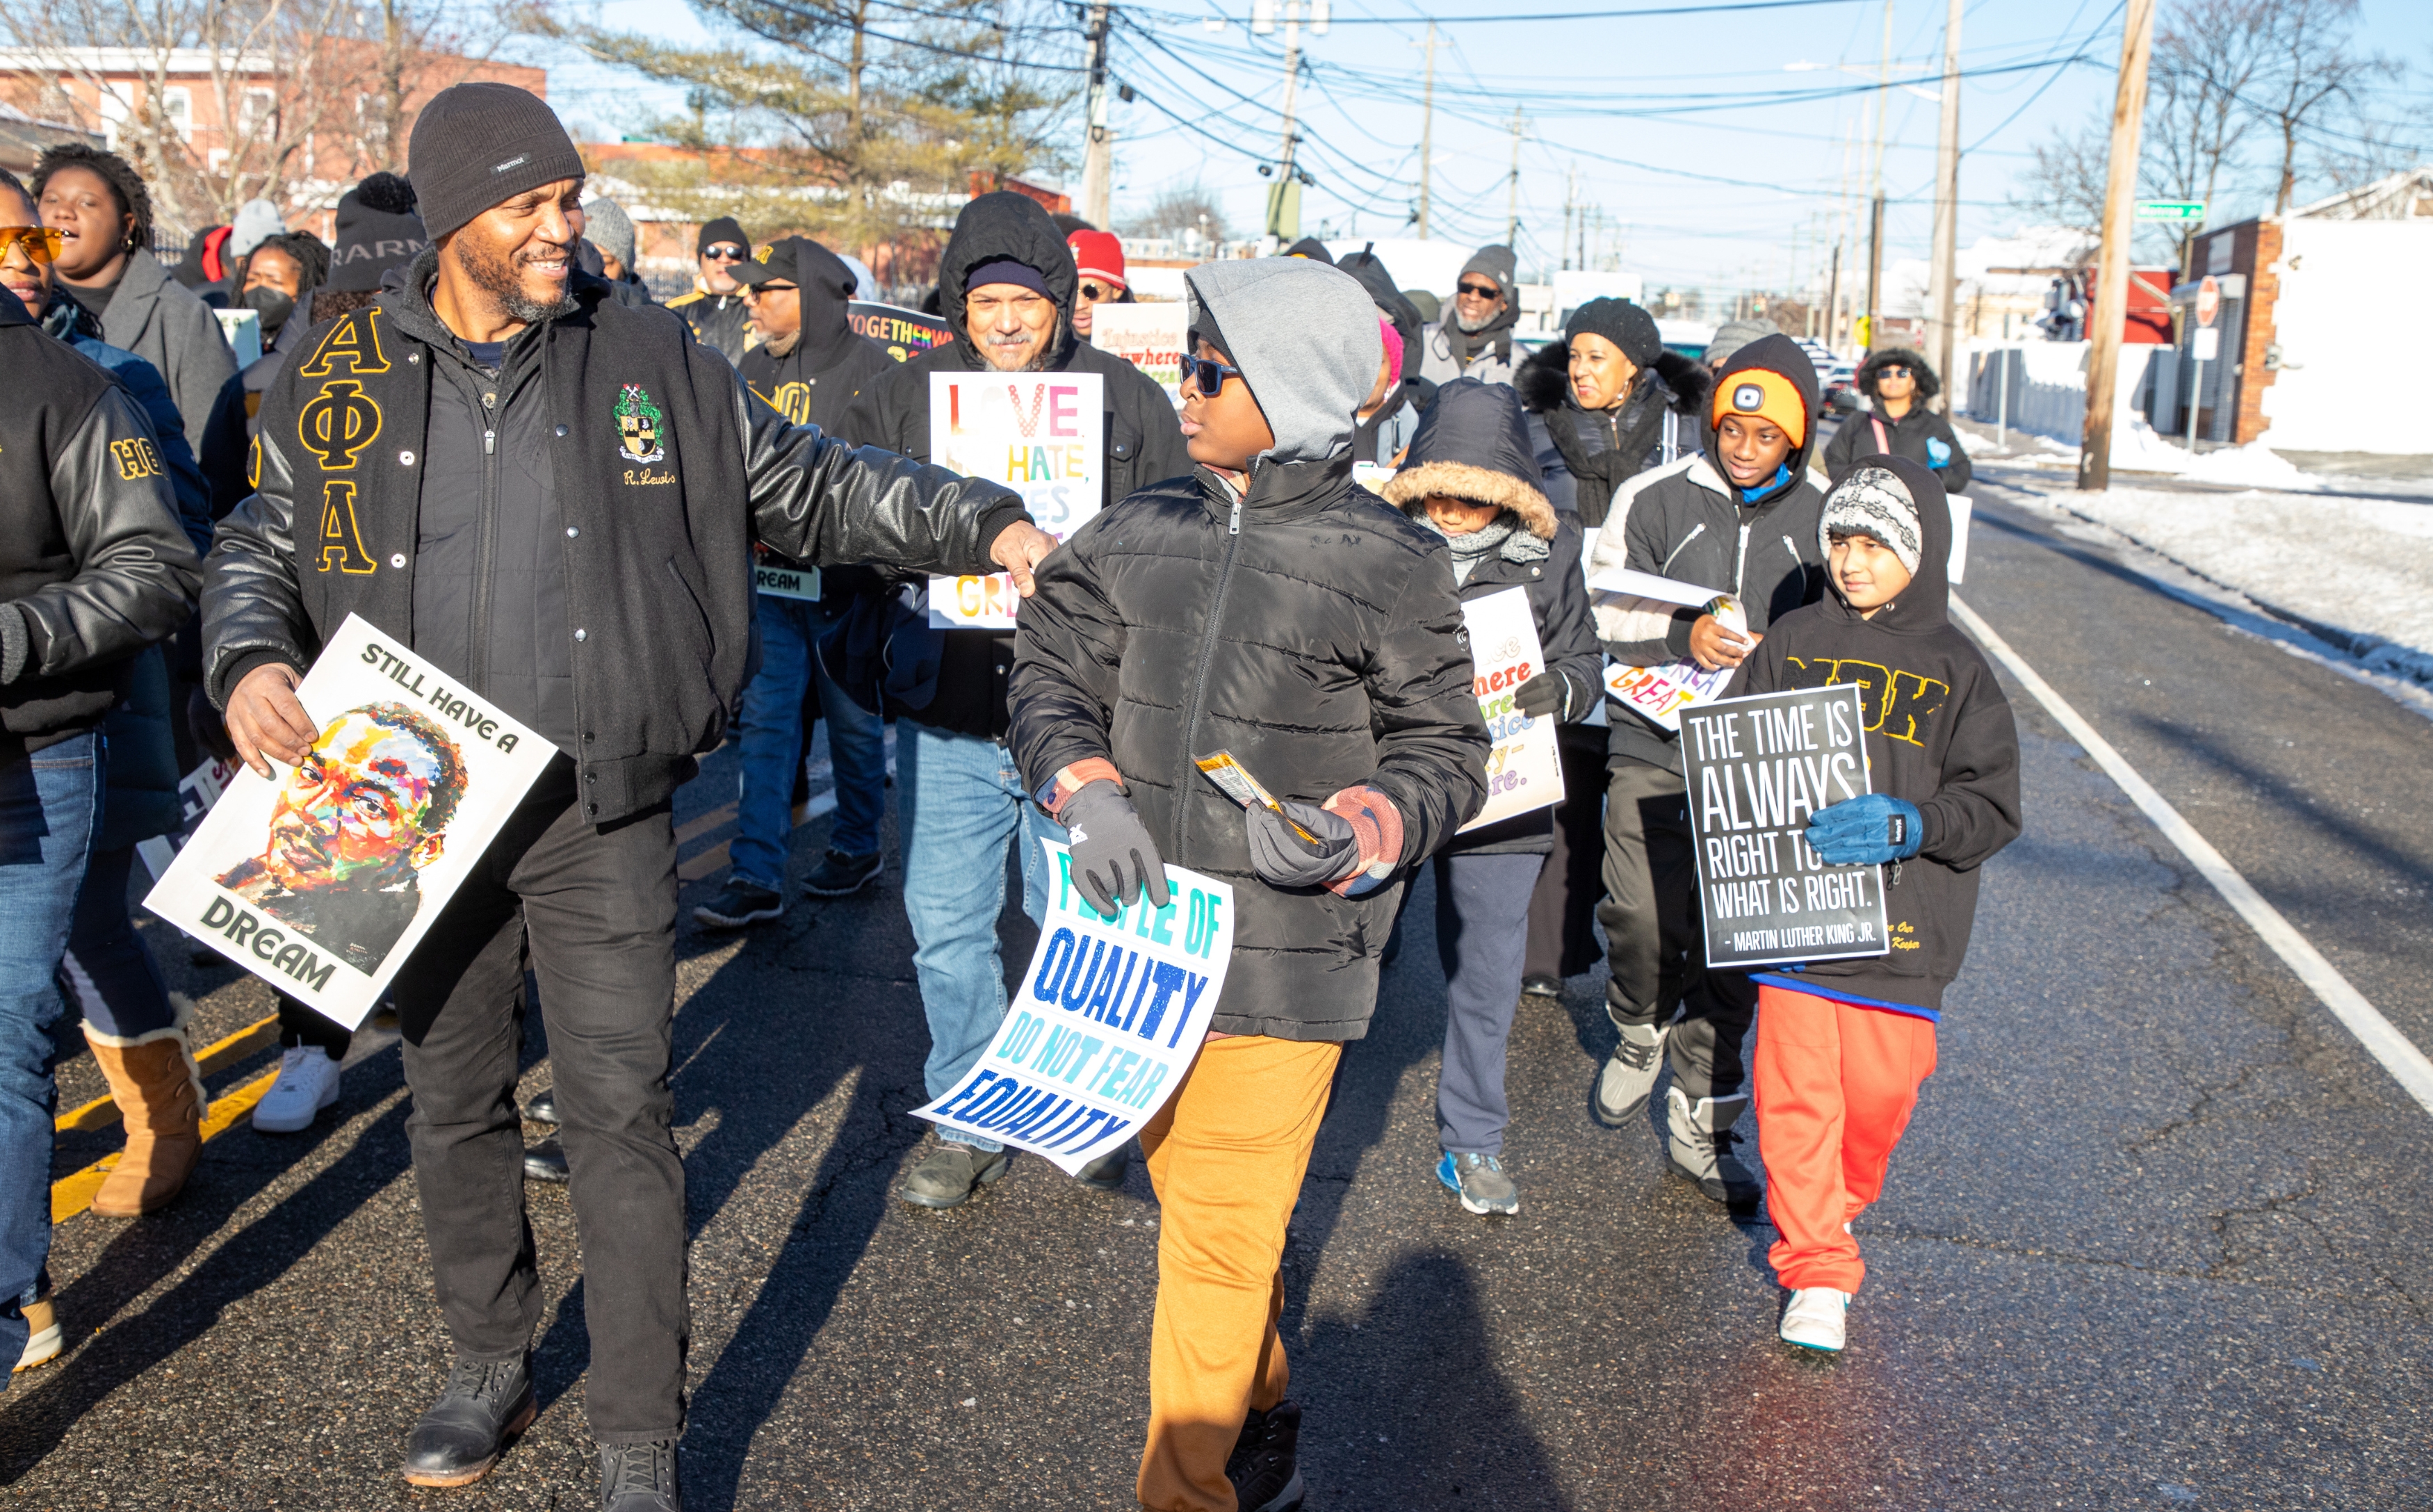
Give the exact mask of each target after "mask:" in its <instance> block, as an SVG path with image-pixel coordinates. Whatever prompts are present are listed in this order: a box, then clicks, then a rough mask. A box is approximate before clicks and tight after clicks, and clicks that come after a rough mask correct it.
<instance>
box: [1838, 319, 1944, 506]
mask: <svg viewBox="0 0 2433 1512" xmlns="http://www.w3.org/2000/svg"><path fill="white" fill-rule="evenodd" d="M1858 384H1859V392H1860V393H1862V394H1864V395H1865V396H1866V397H1867V402H1868V404H1869V405H1871V406H1872V407H1873V413H1871V414H1866V415H1853V416H1848V417H1847V418H1846V419H1845V420H1843V422H1842V428H1841V429H1840V430H1838V431H1836V432H1834V433H1833V440H1832V442H1831V444H1829V445H1828V446H1827V447H1826V448H1825V470H1826V472H1827V473H1829V474H1830V475H1831V477H1832V479H1833V481H1834V482H1835V483H1840V482H1841V481H1842V480H1843V479H1845V478H1846V477H1848V476H1849V475H1850V469H1851V468H1853V467H1857V466H1858V463H1859V459H1860V458H1861V457H1867V456H1873V455H1875V454H1876V453H1877V452H1883V453H1885V454H1886V455H1889V456H1896V457H1907V458H1909V459H1910V460H1911V461H1912V462H1915V463H1921V464H1923V465H1924V466H1926V467H1931V468H1932V469H1933V471H1934V475H1935V476H1936V477H1938V478H1940V479H1942V480H1943V491H1944V492H1945V493H1946V494H1965V493H1966V492H1967V491H1968V480H1969V478H1970V477H1971V476H1973V473H1972V471H1971V469H1970V467H1969V465H1968V452H1967V449H1965V447H1963V446H1962V445H1961V444H1960V437H1959V436H1958V435H1957V434H1956V433H1953V431H1952V429H1951V421H1950V420H1949V419H1948V417H1946V416H1943V415H1942V414H1940V413H1937V412H1936V411H1934V410H1931V409H1929V408H1928V407H1927V401H1928V400H1929V399H1933V398H1934V397H1935V396H1936V395H1937V394H1940V393H1942V392H1943V385H1942V384H1941V383H1939V382H1935V377H1934V369H1933V368H1931V367H1929V366H1928V365H1926V359H1925V358H1923V357H1921V356H1919V355H1918V354H1917V353H1915V352H1914V351H1912V350H1910V349H1909V348H1906V347H1886V348H1882V349H1881V350H1880V351H1875V352H1871V353H1869V354H1868V356H1867V360H1866V361H1865V362H1863V363H1862V364H1860V365H1859V376H1858Z"/></svg>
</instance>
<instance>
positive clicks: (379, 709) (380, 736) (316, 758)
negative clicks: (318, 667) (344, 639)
mask: <svg viewBox="0 0 2433 1512" xmlns="http://www.w3.org/2000/svg"><path fill="white" fill-rule="evenodd" d="M464 796H465V763H464V759H463V757H462V756H459V755H458V754H457V750H456V746H455V743H454V742H453V741H451V740H450V739H449V738H448V735H447V733H446V732H445V731H444V730H442V729H441V728H440V727H439V726H438V725H437V724H436V723H435V722H433V721H432V720H431V719H430V718H429V717H428V716H426V715H424V714H422V713H420V712H418V711H417V710H415V709H412V708H409V707H407V706H406V705H402V704H379V705H371V706H369V707H366V708H355V709H349V710H348V711H347V712H345V713H344V714H341V715H339V716H338V717H337V718H336V719H334V720H332V721H331V722H329V724H328V725H327V726H325V727H324V728H323V729H322V731H321V738H320V739H318V740H315V742H314V743H313V749H312V750H311V751H310V752H309V753H307V754H306V756H305V757H304V759H303V760H302V761H299V762H298V763H297V764H296V766H295V768H294V769H293V770H292V771H290V772H289V773H288V774H287V779H286V781H284V782H283V783H281V785H280V789H279V798H278V802H277V805H276V807H273V809H272V810H271V817H270V833H269V837H268V843H267V844H266V845H265V846H264V849H263V852H262V855H261V857H260V858H258V862H257V864H258V865H259V867H260V869H261V872H262V873H263V874H266V875H267V878H268V879H269V880H271V881H273V882H275V883H276V884H277V885H278V886H279V887H281V888H283V889H285V890H286V891H288V892H314V891H316V890H320V889H327V888H348V887H366V886H377V885H380V883H381V881H382V880H383V879H384V878H388V877H393V876H394V875H396V874H398V873H399V872H400V871H404V870H409V869H410V870H419V869H421V868H423V867H426V866H429V865H430V864H431V863H432V862H434V861H435V860H437V859H438V858H439V855H440V851H441V848H442V845H443V841H444V838H445V833H446V830H447V827H448V821H449V819H450V817H451V816H452V815H453V814H454V813H455V811H456V806H457V804H458V803H459V802H461V801H462V800H463V798H464Z"/></svg>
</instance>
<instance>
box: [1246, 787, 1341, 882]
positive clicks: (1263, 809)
mask: <svg viewBox="0 0 2433 1512" xmlns="http://www.w3.org/2000/svg"><path fill="white" fill-rule="evenodd" d="M1284 807H1285V813H1287V814H1290V815H1291V816H1292V818H1293V821H1294V823H1295V824H1300V825H1301V827H1302V828H1303V829H1305V830H1308V831H1309V832H1310V833H1311V834H1313V835H1315V836H1317V837H1318V841H1319V842H1318V843H1317V844H1316V845H1312V844H1311V843H1310V842H1309V841H1305V840H1303V839H1302V838H1301V837H1300V836H1299V835H1296V834H1294V833H1293V827H1292V825H1291V824H1285V822H1284V820H1282V819H1281V818H1279V817H1277V815H1276V812H1275V810H1274V809H1272V808H1269V807H1267V806H1266V805H1265V804H1252V805H1251V807H1248V808H1245V809H1243V810H1242V818H1243V824H1244V827H1245V828H1246V829H1247V830H1248V831H1249V833H1250V840H1251V870H1252V871H1254V872H1256V873H1258V874H1259V875H1260V877H1261V878H1263V879H1264V880H1266V881H1268V882H1270V883H1272V884H1274V885H1275V886H1277V887H1324V886H1326V885H1327V884H1328V883H1330V882H1336V881H1340V880H1341V879H1343V878H1344V877H1346V876H1349V875H1352V873H1353V871H1354V870H1355V869H1357V868H1358V866H1359V865H1360V840H1359V837H1358V836H1356V835H1354V834H1353V832H1352V825H1351V824H1349V823H1348V822H1347V821H1345V820H1344V819H1343V818H1342V817H1340V816H1339V815H1336V814H1330V813H1328V812H1327V811H1326V810H1325V809H1323V808H1316V807H1311V806H1310V805H1308V804H1297V803H1293V802H1291V801H1289V800H1287V801H1286V802H1285V806H1284Z"/></svg>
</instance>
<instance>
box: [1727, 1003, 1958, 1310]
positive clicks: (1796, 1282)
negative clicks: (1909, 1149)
mask: <svg viewBox="0 0 2433 1512" xmlns="http://www.w3.org/2000/svg"><path fill="white" fill-rule="evenodd" d="M1756 1070H1757V1147H1758V1153H1759V1155H1760V1156H1761V1157H1762V1158H1763V1159H1764V1161H1765V1208H1766V1213H1767V1215H1769V1216H1770V1217H1772V1218H1773V1219H1774V1227H1775V1232H1778V1233H1779V1234H1780V1235H1781V1236H1782V1237H1781V1238H1779V1239H1778V1240H1777V1241H1775V1245H1774V1248H1773V1249H1769V1250H1767V1251H1766V1257H1765V1258H1766V1260H1767V1261H1768V1262H1769V1263H1770V1264H1772V1265H1773V1266H1774V1272H1775V1275H1776V1277H1777V1278H1778V1280H1780V1281H1781V1283H1782V1284H1783V1285H1784V1286H1786V1287H1789V1288H1791V1289H1792V1290H1794V1291H1796V1290H1799V1289H1800V1288H1802V1287H1807V1286H1830V1287H1833V1288H1834V1289H1835V1290H1837V1291H1846V1292H1855V1291H1857V1290H1858V1289H1859V1283H1861V1282H1862V1281H1863V1280H1865V1279H1866V1274H1867V1263H1866V1262H1865V1261H1863V1260H1862V1259H1860V1258H1859V1241H1858V1240H1856V1239H1854V1238H1852V1237H1851V1236H1850V1234H1849V1232H1848V1231H1847V1230H1846V1229H1845V1228H1844V1227H1843V1226H1844V1225H1845V1224H1846V1223H1848V1222H1849V1221H1850V1220H1851V1219H1852V1218H1855V1217H1857V1216H1858V1215H1860V1213H1861V1212H1863V1211H1864V1210H1865V1208H1866V1206H1867V1204H1868V1203H1870V1202H1873V1201H1874V1200H1875V1199H1876V1198H1877V1197H1878V1196H1880V1194H1881V1193H1882V1192H1883V1189H1884V1166H1885V1165H1886V1164H1887V1163H1889V1162H1890V1161H1891V1160H1892V1155H1893V1147H1894V1146H1895V1145H1897V1144H1899V1143H1900V1137H1901V1132H1902V1130H1906V1129H1908V1128H1909V1115H1910V1113H1911V1112H1912V1111H1914V1109H1915V1108H1916V1107H1917V1089H1918V1086H1919V1084H1920V1083H1922V1082H1924V1081H1925V1080H1926V1079H1927V1077H1928V1076H1929V1075H1930V1074H1931V1073H1932V1072H1933V1070H1934V1022H1933V1020H1931V1019H1923V1018H1917V1017H1915V1016H1914V1015H1912V1014H1908V1013H1896V1012H1894V1011H1891V1010H1890V1009H1882V1008H1862V1007H1860V1006H1859V1005H1858V1004H1856V1003H1843V1002H1837V1001H1835V1000H1834V999H1832V998H1829V997H1818V996H1816V995H1814V994H1810V993H1799V992H1794V991H1792V990H1791V989H1789V988H1786V987H1772V986H1768V985H1766V984H1765V983H1762V982H1761V983H1759V984H1758V990H1757V1058H1756Z"/></svg>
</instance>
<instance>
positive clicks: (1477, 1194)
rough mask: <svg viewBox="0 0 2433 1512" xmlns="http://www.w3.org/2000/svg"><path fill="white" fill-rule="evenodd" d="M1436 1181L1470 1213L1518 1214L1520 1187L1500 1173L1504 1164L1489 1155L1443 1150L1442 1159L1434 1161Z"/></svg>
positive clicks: (1502, 1172)
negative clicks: (1460, 1153)
mask: <svg viewBox="0 0 2433 1512" xmlns="http://www.w3.org/2000/svg"><path fill="white" fill-rule="evenodd" d="M1437 1180H1438V1181H1442V1182H1443V1183H1444V1184H1445V1186H1446V1188H1447V1189H1448V1190H1450V1191H1451V1192H1452V1193H1453V1195H1454V1196H1455V1197H1457V1198H1461V1205H1462V1206H1463V1207H1465V1208H1468V1209H1469V1210H1470V1211H1471V1212H1472V1213H1476V1214H1481V1215H1485V1214H1489V1213H1507V1214H1508V1213H1518V1212H1520V1211H1521V1188H1520V1187H1519V1186H1518V1185H1517V1184H1515V1183H1514V1181H1513V1180H1512V1178H1511V1177H1509V1176H1506V1174H1505V1173H1504V1163H1503V1162H1502V1161H1500V1160H1497V1159H1496V1158H1495V1157H1494V1156H1492V1155H1456V1154H1455V1153H1454V1152H1453V1151H1451V1150H1447V1151H1445V1154H1444V1159H1442V1160H1440V1161H1438V1162H1437Z"/></svg>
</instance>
